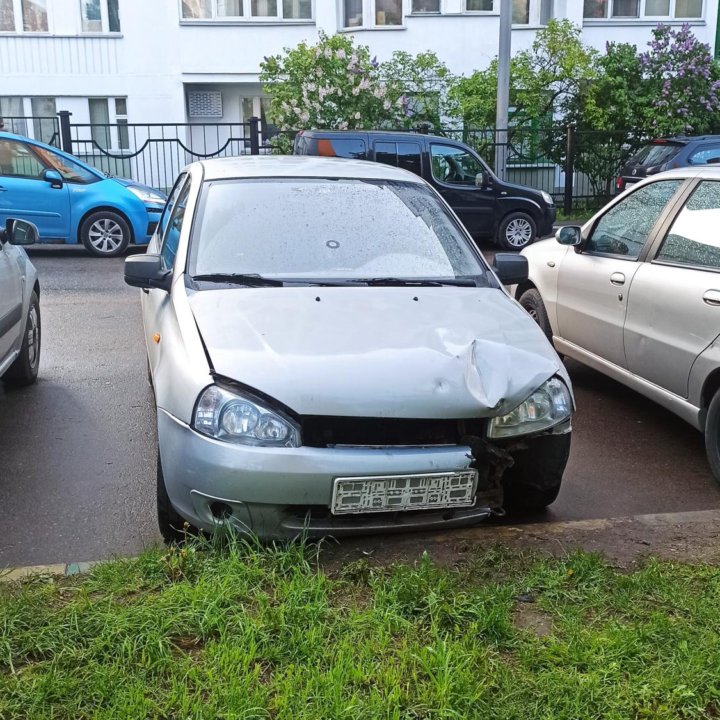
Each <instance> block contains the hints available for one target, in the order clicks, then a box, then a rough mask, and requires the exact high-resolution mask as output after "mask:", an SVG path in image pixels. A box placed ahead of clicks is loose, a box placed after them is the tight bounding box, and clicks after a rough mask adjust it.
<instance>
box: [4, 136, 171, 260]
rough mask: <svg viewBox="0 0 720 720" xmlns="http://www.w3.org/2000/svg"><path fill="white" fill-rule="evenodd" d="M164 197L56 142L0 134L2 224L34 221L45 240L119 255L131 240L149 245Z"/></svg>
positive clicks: (102, 254)
mask: <svg viewBox="0 0 720 720" xmlns="http://www.w3.org/2000/svg"><path fill="white" fill-rule="evenodd" d="M165 200H166V196H165V195H164V194H163V193H162V192H160V191H158V190H154V189H153V188H151V187H148V186H146V185H141V184H140V183H136V182H134V181H132V180H123V179H121V178H109V177H107V176H106V175H104V174H103V173H101V172H100V171H99V170H97V169H96V168H94V167H91V166H90V165H88V164H86V163H84V162H82V161H80V160H78V159H77V158H76V157H73V156H72V155H68V154H67V153H64V152H62V151H61V150H58V149H57V148H55V147H52V146H51V145H45V144H44V143H41V142H37V141H35V140H31V139H29V138H26V137H22V136H20V135H13V134H11V133H6V132H0V225H1V224H2V223H4V222H5V221H6V220H7V218H9V217H19V218H23V219H26V220H29V221H31V222H32V223H34V224H35V225H36V226H37V228H38V231H39V233H40V240H39V241H40V242H47V243H58V242H61V243H79V242H81V243H82V244H83V245H84V246H85V247H86V248H87V250H88V252H90V253H91V254H92V255H96V256H97V257H114V256H116V255H120V254H121V253H123V252H124V251H125V249H126V248H127V246H128V245H129V244H130V243H135V244H136V245H144V244H147V242H148V241H149V240H150V237H151V235H152V233H153V232H154V230H155V226H156V225H157V221H158V218H159V217H160V213H161V212H162V208H163V205H164V204H165Z"/></svg>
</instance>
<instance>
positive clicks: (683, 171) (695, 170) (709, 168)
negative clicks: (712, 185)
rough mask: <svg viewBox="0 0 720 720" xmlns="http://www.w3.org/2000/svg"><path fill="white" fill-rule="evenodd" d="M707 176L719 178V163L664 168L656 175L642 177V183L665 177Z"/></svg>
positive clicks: (714, 178)
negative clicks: (671, 168)
mask: <svg viewBox="0 0 720 720" xmlns="http://www.w3.org/2000/svg"><path fill="white" fill-rule="evenodd" d="M695 177H698V178H708V179H709V180H720V165H702V166H698V165H694V166H693V167H680V168H675V169H674V170H666V171H665V172H661V173H658V174H657V175H649V176H648V177H647V178H643V184H648V183H649V182H652V181H653V180H665V179H666V178H680V179H687V178H695Z"/></svg>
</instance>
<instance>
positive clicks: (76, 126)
mask: <svg viewBox="0 0 720 720" xmlns="http://www.w3.org/2000/svg"><path fill="white" fill-rule="evenodd" d="M4 121H5V130H8V131H10V132H16V133H18V134H20V135H31V136H32V137H34V138H35V139H37V140H42V141H44V142H47V143H49V144H52V145H56V146H57V147H61V148H62V149H63V150H65V151H67V152H70V153H72V154H73V155H76V156H78V157H80V158H81V159H82V160H84V161H86V162H87V163H89V164H90V165H93V166H95V167H97V168H98V169H100V170H102V171H103V172H105V173H106V174H108V175H114V176H119V177H127V178H130V179H132V180H135V181H136V182H142V183H145V184H146V185H150V186H152V187H156V188H159V189H161V190H164V191H167V190H168V189H169V188H170V187H172V185H173V182H174V180H175V178H176V176H177V175H178V173H179V172H180V170H181V169H182V168H183V167H184V166H185V165H186V164H188V163H190V162H193V161H195V160H202V159H205V158H215V157H228V156H237V155H258V154H263V153H270V152H278V153H282V152H291V149H292V138H293V136H294V133H279V134H278V133H273V132H269V130H272V128H267V127H265V126H263V125H261V121H260V120H259V119H258V118H250V120H249V121H248V122H246V123H204V124H200V123H124V122H119V123H113V124H111V123H105V124H97V123H95V124H90V123H73V122H71V116H70V113H68V112H64V111H63V112H60V113H58V117H51V118H33V117H23V118H9V117H8V118H4ZM498 133H499V131H498V130H496V129H494V128H489V129H477V128H467V127H465V128H446V129H444V130H443V131H441V133H439V134H442V135H444V136H446V137H449V138H453V139H457V140H461V141H463V142H465V143H466V144H468V145H469V146H471V147H472V148H474V149H475V150H476V151H477V152H478V153H479V154H480V156H481V157H482V158H483V159H484V160H485V161H486V162H487V163H488V164H489V165H490V166H491V167H493V165H494V158H495V151H496V149H497V148H498V147H503V148H504V149H505V151H506V158H507V161H506V167H507V175H506V179H507V180H508V181H509V182H515V183H518V184H520V185H528V186H530V187H535V188H538V189H541V190H545V191H547V192H549V193H550V194H551V195H553V197H554V198H555V200H556V202H557V204H558V205H559V206H560V207H562V208H563V210H564V211H565V213H567V214H570V213H573V212H582V211H584V210H588V209H593V208H596V207H599V206H601V205H602V204H603V203H604V202H605V201H606V200H607V199H608V197H610V196H611V195H612V194H613V192H614V188H615V178H616V176H617V172H618V170H619V168H620V167H621V166H622V165H623V164H624V163H625V161H626V160H627V159H628V157H630V155H632V154H633V153H634V152H635V151H636V150H637V149H638V147H639V146H640V145H641V144H642V143H643V142H644V141H645V140H646V138H643V137H639V136H637V135H635V134H633V133H632V132H630V131H624V130H618V131H614V132H586V131H582V132H581V131H576V130H575V129H574V128H572V127H569V126H564V125H554V126H551V127H544V128H541V127H529V128H517V127H515V128H509V129H508V131H507V142H506V143H503V144H502V145H501V144H500V143H498V139H497V138H498Z"/></svg>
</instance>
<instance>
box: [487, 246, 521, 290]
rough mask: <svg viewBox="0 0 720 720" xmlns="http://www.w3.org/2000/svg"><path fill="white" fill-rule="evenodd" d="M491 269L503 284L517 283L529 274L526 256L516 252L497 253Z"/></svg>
mask: <svg viewBox="0 0 720 720" xmlns="http://www.w3.org/2000/svg"><path fill="white" fill-rule="evenodd" d="M492 269H493V271H494V272H495V274H496V275H497V276H498V280H500V282H501V283H502V284H503V285H519V284H520V283H524V282H525V281H526V280H527V279H528V277H529V275H530V270H529V269H528V261H527V258H526V257H525V256H524V255H517V254H516V253H497V254H496V255H495V259H494V260H493V265H492Z"/></svg>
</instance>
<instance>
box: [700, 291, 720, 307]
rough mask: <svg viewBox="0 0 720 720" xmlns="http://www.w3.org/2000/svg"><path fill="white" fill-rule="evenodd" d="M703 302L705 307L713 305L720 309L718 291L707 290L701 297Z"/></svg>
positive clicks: (719, 294) (719, 293) (719, 292)
mask: <svg viewBox="0 0 720 720" xmlns="http://www.w3.org/2000/svg"><path fill="white" fill-rule="evenodd" d="M703 302H704V303H705V304H706V305H714V306H716V307H720V290H708V291H707V292H706V293H705V294H704V295H703Z"/></svg>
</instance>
